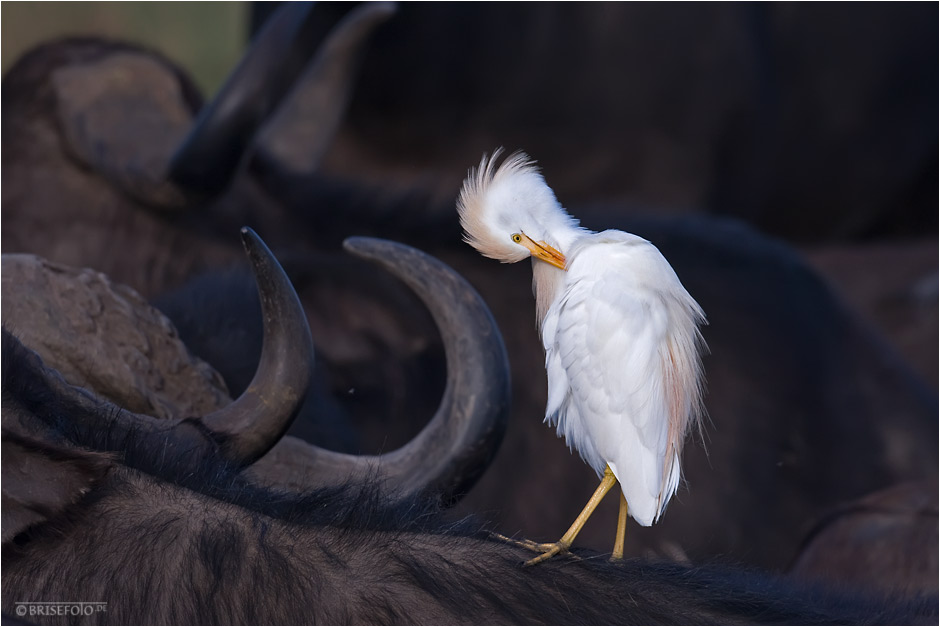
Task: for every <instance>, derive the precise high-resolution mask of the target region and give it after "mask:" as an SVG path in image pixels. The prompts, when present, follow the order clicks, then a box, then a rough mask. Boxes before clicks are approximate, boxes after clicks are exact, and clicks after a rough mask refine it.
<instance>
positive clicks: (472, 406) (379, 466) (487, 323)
mask: <svg viewBox="0 0 940 627" xmlns="http://www.w3.org/2000/svg"><path fill="white" fill-rule="evenodd" d="M344 246H345V248H346V250H348V251H350V252H351V253H353V254H355V255H357V256H359V257H363V258H366V259H369V260H371V261H374V262H376V263H379V264H381V265H383V266H384V267H385V268H386V269H388V270H390V271H391V272H392V273H393V274H394V275H396V276H397V277H399V278H400V279H402V280H403V281H404V282H405V283H406V284H407V285H408V286H409V287H411V289H413V290H414V291H415V292H416V293H417V294H418V296H419V297H420V298H421V299H422V300H423V301H424V303H425V305H426V306H427V307H428V309H429V310H430V312H431V315H432V316H433V318H434V320H435V322H436V323H437V326H438V328H439V329H440V333H441V336H442V338H443V341H444V350H445V352H446V356H447V386H446V388H445V390H444V396H443V399H442V401H441V404H440V406H439V407H438V410H437V412H436V413H435V414H434V417H433V418H432V419H431V420H430V422H429V423H428V424H427V425H426V426H425V427H424V429H423V430H422V431H421V432H420V433H419V434H418V435H417V436H415V438H414V439H412V440H411V441H410V442H409V443H408V444H406V445H405V446H403V447H402V448H400V449H398V450H396V451H392V452H390V453H386V454H384V455H378V456H357V455H347V454H343V453H336V452H333V451H328V450H325V449H321V448H319V447H316V446H313V445H310V444H307V443H305V442H301V441H299V440H293V439H292V440H288V441H285V444H287V446H284V447H283V451H279V450H278V449H281V448H282V447H280V446H279V447H278V448H276V449H274V451H272V455H271V456H268V457H266V458H264V459H262V460H259V462H258V464H256V465H255V466H254V467H253V469H252V472H253V473H256V474H255V476H256V477H258V478H259V479H264V477H263V476H262V475H263V474H264V470H265V465H266V464H269V463H270V464H271V465H272V466H277V465H278V464H283V467H286V468H289V469H291V470H292V471H294V472H295V473H298V474H299V473H302V475H303V476H302V477H297V476H294V477H292V481H291V483H292V485H294V486H295V487H296V486H304V487H308V488H309V487H316V486H323V485H335V484H339V483H342V482H344V481H348V480H353V481H356V480H366V479H368V478H371V477H375V476H376V475H378V477H379V478H380V479H382V480H384V481H385V485H386V488H387V489H388V490H389V491H390V492H393V493H395V494H397V495H399V496H403V497H407V496H409V495H414V494H418V493H421V492H437V493H440V494H442V496H443V499H444V502H445V503H447V504H452V503H453V502H455V501H456V500H458V499H459V498H460V497H461V496H463V494H465V493H466V492H467V491H468V490H469V489H470V488H471V487H472V486H473V484H474V483H475V482H476V480H477V479H478V478H479V476H480V475H481V474H482V473H483V471H484V470H485V469H486V468H487V466H488V465H489V463H490V462H491V461H492V459H493V457H494V456H495V455H496V451H497V449H498V448H499V444H500V443H501V441H502V438H503V434H504V433H505V430H506V422H507V416H508V413H509V403H510V378H509V361H508V358H507V356H506V348H505V346H504V345H503V340H502V336H501V335H500V333H499V329H498V328H497V326H496V322H495V321H494V320H493V317H492V315H491V314H490V312H489V309H487V307H486V304H485V303H484V302H483V299H482V298H481V297H480V296H479V294H477V293H476V291H475V290H474V289H473V288H472V287H471V286H470V285H469V284H468V283H467V282H466V281H465V280H464V279H463V278H462V277H460V276H459V275H458V274H457V273H456V272H454V271H453V270H451V269H450V268H448V267H447V266H446V265H444V264H443V263H441V262H440V261H438V260H436V259H434V258H432V257H430V256H429V255H426V254H424V253H422V252H420V251H418V250H416V249H414V248H410V247H408V246H405V245H403V244H396V243H394V242H388V241H384V240H378V239H371V238H363V237H356V238H350V239H347V240H346V242H345V243H344ZM275 456H282V457H283V458H284V459H270V458H272V457H275ZM259 471H260V472H259Z"/></svg>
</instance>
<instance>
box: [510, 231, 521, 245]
mask: <svg viewBox="0 0 940 627" xmlns="http://www.w3.org/2000/svg"><path fill="white" fill-rule="evenodd" d="M512 241H514V242H515V243H517V244H519V243H521V242H522V236H521V235H519V234H518V233H513V234H512Z"/></svg>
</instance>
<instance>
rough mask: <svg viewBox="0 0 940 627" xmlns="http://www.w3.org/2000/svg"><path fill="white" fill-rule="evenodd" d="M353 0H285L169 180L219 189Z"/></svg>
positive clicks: (201, 192)
mask: <svg viewBox="0 0 940 627" xmlns="http://www.w3.org/2000/svg"><path fill="white" fill-rule="evenodd" d="M355 6H356V3H327V2H317V3H308V2H287V3H285V4H284V6H283V7H281V9H279V10H278V11H277V13H275V14H274V16H272V17H271V19H270V20H268V22H267V23H266V24H265V26H264V27H263V28H262V29H261V32H259V33H258V36H257V37H256V38H255V41H254V42H253V43H252V46H251V48H250V49H249V50H248V52H246V53H245V56H244V57H242V60H241V61H240V62H239V64H238V66H237V67H236V68H235V71H234V72H233V73H232V74H231V76H229V78H228V80H226V82H225V84H224V85H223V86H222V88H221V89H220V90H219V93H218V95H217V96H216V97H215V98H214V99H213V100H212V102H210V103H209V104H208V105H206V106H205V107H204V108H203V109H202V111H201V112H200V114H199V117H198V118H197V119H196V122H195V124H194V126H193V129H192V130H191V131H190V133H189V135H188V136H187V137H186V138H185V139H184V140H183V141H182V142H181V144H180V146H179V147H178V148H177V150H176V153H175V154H174V155H173V157H172V159H171V160H170V164H169V169H168V179H169V181H170V182H171V183H173V184H174V185H176V186H178V187H180V188H182V189H183V190H184V191H185V192H186V193H187V194H188V195H195V196H197V197H198V196H212V195H215V194H217V193H219V192H221V191H222V190H224V189H225V188H226V187H227V186H228V183H229V181H231V179H232V177H233V176H234V174H235V172H236V171H237V169H238V166H239V164H240V163H241V161H242V159H243V157H244V155H245V152H246V149H247V148H248V146H249V144H250V143H251V141H252V139H253V137H254V135H255V133H256V131H257V130H258V129H259V128H260V127H261V126H262V124H263V123H264V122H265V120H266V119H267V118H268V116H269V115H270V114H271V113H272V112H273V111H274V110H275V109H276V108H277V106H278V104H279V103H280V102H281V100H282V99H283V97H284V96H285V95H286V94H287V92H288V91H289V90H290V88H291V86H292V85H293V84H294V82H295V81H296V80H297V78H298V77H299V76H300V74H301V73H302V72H303V70H304V67H305V66H306V64H307V61H308V60H309V59H310V58H311V57H312V56H313V54H314V53H315V52H316V51H317V49H318V48H319V47H320V45H321V44H322V43H323V42H324V41H325V40H326V38H327V36H328V35H329V34H330V32H331V31H332V30H333V28H334V27H335V26H336V25H337V24H338V23H339V22H340V21H341V20H342V18H343V17H344V16H345V15H346V14H347V13H348V12H349V10H350V9H351V8H352V7H355Z"/></svg>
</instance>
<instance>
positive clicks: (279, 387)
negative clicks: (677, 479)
mask: <svg viewBox="0 0 940 627" xmlns="http://www.w3.org/2000/svg"><path fill="white" fill-rule="evenodd" d="M241 236H242V244H243V245H244V246H245V251H246V252H247V253H248V258H249V260H250V261H251V265H252V270H253V271H254V274H255V280H256V282H257V284H258V294H259V296H260V297H261V311H262V315H263V318H264V319H263V329H264V341H263V345H262V348H261V360H260V362H259V364H258V369H257V371H256V372H255V376H254V378H253V379H252V380H251V383H250V384H249V386H248V388H247V389H246V390H245V392H244V393H243V394H242V395H241V396H240V397H238V398H237V399H236V400H235V401H234V402H233V403H232V404H231V405H229V406H228V407H225V408H223V409H220V410H219V411H216V412H213V413H212V414H209V415H208V416H206V417H205V418H204V419H203V423H204V424H205V425H206V427H208V428H209V429H210V430H211V431H212V432H213V433H215V434H217V436H218V439H219V440H220V441H221V443H222V446H223V450H224V451H225V452H226V455H227V456H228V457H229V458H230V459H231V460H232V461H233V462H235V463H238V464H240V465H248V464H251V463H253V462H254V461H255V460H257V459H258V458H259V457H261V456H262V455H264V454H265V453H266V452H267V451H268V450H270V448H271V447H272V446H274V445H275V444H276V443H277V442H278V440H280V439H281V436H283V435H284V432H285V431H287V429H288V428H289V427H290V424H291V421H293V419H294V417H295V416H296V415H297V412H298V411H299V410H300V407H301V405H302V404H303V400H304V397H305V396H306V393H307V387H308V385H309V382H310V375H311V373H312V370H313V340H312V338H311V336H310V328H309V326H308V325H307V316H306V314H305V313H304V309H303V307H302V306H301V304H300V299H298V298H297V293H296V292H295V291H294V288H293V286H292V285H291V283H290V280H289V279H288V278H287V275H286V274H285V273H284V270H283V269H282V268H281V264H280V263H278V261H277V259H276V258H275V257H274V255H273V254H272V253H271V251H270V249H269V248H268V247H267V245H266V244H265V243H264V242H263V241H262V240H261V238H260V237H258V234H257V233H255V232H254V231H253V230H252V229H250V228H248V227H243V228H242V230H241Z"/></svg>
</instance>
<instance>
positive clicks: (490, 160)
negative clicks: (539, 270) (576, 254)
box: [457, 149, 581, 269]
mask: <svg viewBox="0 0 940 627" xmlns="http://www.w3.org/2000/svg"><path fill="white" fill-rule="evenodd" d="M500 152H501V149H498V150H496V151H495V152H494V153H493V156H492V157H487V156H486V155H484V156H483V160H482V161H480V166H479V167H478V168H476V169H475V170H471V171H470V174H469V176H467V179H466V180H465V181H464V184H463V188H462V189H461V190H460V196H459V197H458V199H457V212H458V213H459V214H460V224H461V226H462V227H463V230H464V240H465V241H466V242H467V243H469V244H470V245H471V246H473V247H474V248H476V249H477V250H478V251H479V252H480V253H481V254H482V255H485V256H487V257H491V258H493V259H498V260H499V261H502V262H504V263H514V262H516V261H521V260H523V259H525V258H526V257H529V256H534V257H537V258H538V259H541V260H542V261H546V262H548V263H550V264H552V265H554V266H556V267H559V268H562V269H564V264H565V258H564V254H563V251H564V249H565V248H566V245H567V244H568V243H569V242H570V241H571V239H572V234H578V233H580V232H581V231H580V229H579V228H578V221H577V220H575V219H574V218H572V217H571V216H570V215H568V213H567V212H566V211H565V210H564V208H562V206H561V205H560V204H559V203H558V200H556V199H555V193H554V192H553V191H552V190H551V188H550V187H549V186H548V185H547V184H546V183H545V179H544V178H542V175H541V174H540V173H539V171H538V168H536V167H535V163H534V162H533V161H532V160H531V159H530V158H529V157H528V155H526V154H525V153H523V152H516V153H513V154H512V155H510V156H509V157H507V158H506V160H505V161H503V163H502V164H501V165H500V166H499V167H498V168H497V167H496V159H497V157H498V156H499V154H500Z"/></svg>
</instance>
